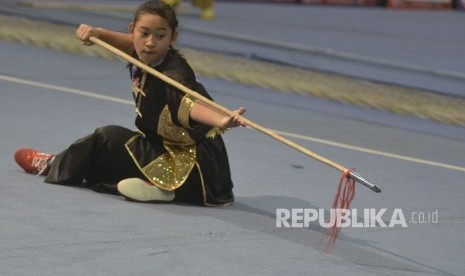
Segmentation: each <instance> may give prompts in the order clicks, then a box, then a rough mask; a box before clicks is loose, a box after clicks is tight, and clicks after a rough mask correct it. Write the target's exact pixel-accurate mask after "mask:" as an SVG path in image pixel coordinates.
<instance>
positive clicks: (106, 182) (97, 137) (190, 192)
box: [45, 125, 203, 204]
mask: <svg viewBox="0 0 465 276" xmlns="http://www.w3.org/2000/svg"><path fill="white" fill-rule="evenodd" d="M136 134H137V133H136V132H135V131H132V130H130V129H127V128H124V127H121V126H115V125H111V126H105V127H101V128H97V129H96V130H95V132H94V133H92V134H90V135H88V136H86V137H84V138H81V139H79V140H77V141H75V142H74V143H73V144H72V145H71V146H69V148H67V149H66V150H64V151H62V152H61V153H59V154H57V155H56V157H55V159H54V161H53V163H52V166H51V168H50V171H49V173H48V175H47V176H46V178H45V182H47V183H52V184H63V185H73V186H82V185H84V186H86V187H88V188H90V189H93V190H95V191H97V192H103V193H110V194H118V191H117V189H116V184H118V182H119V181H121V180H123V179H126V178H131V177H138V178H141V179H145V176H144V175H143V173H142V172H141V171H140V170H139V168H138V167H137V166H136V165H135V163H134V161H133V160H132V158H131V157H130V155H129V153H128V152H127V150H126V147H125V143H126V142H127V141H128V140H129V139H130V138H132V137H133V136H134V135H136ZM147 143H148V144H150V145H148V147H152V149H153V150H155V151H158V152H163V151H164V148H163V146H162V145H157V144H156V143H153V144H151V143H150V142H149V141H147ZM141 154H143V153H141ZM175 201H181V202H188V203H194V204H203V194H202V189H201V178H200V175H199V172H198V170H197V169H193V170H192V172H191V174H190V175H189V177H188V179H187V180H186V183H185V184H184V185H182V186H181V187H180V188H178V189H177V190H176V197H175Z"/></svg>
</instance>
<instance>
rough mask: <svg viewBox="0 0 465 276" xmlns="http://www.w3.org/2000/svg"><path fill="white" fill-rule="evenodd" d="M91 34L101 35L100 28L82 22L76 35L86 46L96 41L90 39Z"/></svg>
mask: <svg viewBox="0 0 465 276" xmlns="http://www.w3.org/2000/svg"><path fill="white" fill-rule="evenodd" d="M91 36H95V37H99V31H98V29H97V28H95V27H93V26H90V25H86V24H81V25H80V26H79V27H78V28H77V30H76V37H77V38H78V39H79V40H81V41H82V44H84V45H86V46H92V45H94V43H92V42H91V41H90V40H89V38H90V37H91Z"/></svg>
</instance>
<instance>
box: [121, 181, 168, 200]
mask: <svg viewBox="0 0 465 276" xmlns="http://www.w3.org/2000/svg"><path fill="white" fill-rule="evenodd" d="M116 187H117V189H118V192H119V193H120V194H121V195H122V196H124V197H125V198H126V199H129V200H132V201H137V202H166V201H172V200H173V199H174V196H175V194H174V191H165V190H162V189H160V188H158V187H157V186H154V185H151V184H148V183H147V182H145V181H144V180H142V179H140V178H128V179H124V180H121V181H120V182H119V183H118V185H117V186H116Z"/></svg>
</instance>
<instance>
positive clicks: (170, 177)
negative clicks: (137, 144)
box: [126, 106, 197, 191]
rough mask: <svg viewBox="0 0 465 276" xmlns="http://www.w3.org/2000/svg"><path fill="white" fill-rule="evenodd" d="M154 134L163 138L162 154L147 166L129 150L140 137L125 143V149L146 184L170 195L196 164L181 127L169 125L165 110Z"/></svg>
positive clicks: (191, 142) (190, 142)
mask: <svg viewBox="0 0 465 276" xmlns="http://www.w3.org/2000/svg"><path fill="white" fill-rule="evenodd" d="M158 134H159V135H161V136H162V137H163V146H164V148H165V150H166V152H165V153H163V154H162V155H160V156H159V157H157V158H156V159H155V160H153V161H152V162H150V163H149V164H147V165H145V164H139V163H138V161H137V158H135V156H134V154H133V153H132V151H131V149H130V145H131V144H132V143H133V142H134V141H135V140H136V139H137V138H140V137H141V136H140V135H135V136H134V137H132V138H131V139H130V140H129V141H128V142H126V149H127V150H128V152H129V154H130V155H131V157H132V159H133V160H134V161H135V163H136V165H137V167H138V168H139V169H140V170H141V172H142V173H143V174H144V175H145V176H146V177H147V179H148V180H149V181H150V182H152V183H153V184H154V185H155V186H157V187H158V188H160V189H163V190H167V191H172V190H175V189H177V188H179V187H181V185H182V184H184V182H185V181H186V180H187V178H188V176H189V174H190V173H191V171H192V168H193V167H194V165H195V163H196V160H197V151H196V145H195V141H194V140H193V139H192V138H191V137H190V136H189V134H188V133H187V132H186V130H185V129H184V128H183V127H179V126H177V125H175V124H173V122H172V120H171V115H170V112H169V109H168V106H165V108H164V109H163V111H162V113H161V114H160V119H159V123H158Z"/></svg>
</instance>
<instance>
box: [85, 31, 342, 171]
mask: <svg viewBox="0 0 465 276" xmlns="http://www.w3.org/2000/svg"><path fill="white" fill-rule="evenodd" d="M89 40H90V41H91V42H92V43H94V44H97V45H99V46H101V47H103V48H104V49H107V50H108V51H110V52H112V53H114V54H115V55H117V56H119V57H121V58H123V59H124V60H126V61H128V62H129V63H132V64H134V65H136V66H137V67H139V68H141V69H143V70H145V71H146V72H148V73H150V74H152V75H153V76H155V77H157V78H159V79H161V80H162V81H164V82H166V83H168V84H169V85H171V86H173V87H175V88H177V89H179V90H180V91H182V92H184V93H186V94H188V95H190V96H192V97H193V98H195V99H197V100H198V101H200V102H201V103H202V104H204V105H206V106H208V107H210V108H213V109H215V110H218V111H220V112H222V113H224V114H226V115H231V114H232V113H233V112H232V111H231V110H229V109H227V108H225V107H223V106H221V105H219V104H217V103H216V102H214V101H211V100H209V99H207V98H205V97H204V96H202V95H200V94H199V93H197V92H195V91H194V90H192V89H190V88H188V87H186V86H184V85H182V84H181V83H179V82H177V81H175V80H173V79H171V78H170V77H168V76H165V75H163V74H162V73H160V72H158V71H157V70H155V69H154V68H152V67H150V66H148V65H146V64H144V63H142V62H141V61H139V60H137V59H135V58H133V57H132V56H130V55H128V54H126V53H124V52H123V51H121V50H119V49H117V48H115V47H113V46H111V45H110V44H108V43H106V42H104V41H102V40H100V39H98V38H96V37H90V38H89ZM242 119H243V120H244V122H245V123H246V124H247V125H248V126H250V127H251V128H253V129H256V130H258V131H260V132H262V133H264V134H266V135H268V136H270V137H271V138H274V139H276V140H278V141H279V142H281V143H283V144H285V145H287V146H289V147H291V148H294V149H296V150H297V151H299V152H301V153H303V154H305V155H307V156H309V157H311V158H313V159H315V160H318V161H320V162H322V163H324V164H326V165H329V166H330V167H333V168H335V169H337V170H339V171H341V172H346V171H348V169H347V168H345V167H344V166H342V165H340V164H338V163H336V162H333V161H331V160H329V159H327V158H325V157H323V156H321V155H319V154H316V153H314V152H313V151H310V150H308V149H306V148H304V147H302V146H300V145H298V144H296V143H294V142H292V141H290V140H288V139H286V138H284V137H282V136H280V135H278V134H277V133H275V132H274V131H271V130H269V129H267V128H265V127H263V126H261V125H259V124H257V123H254V122H252V121H251V120H248V119H246V118H244V117H242Z"/></svg>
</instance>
